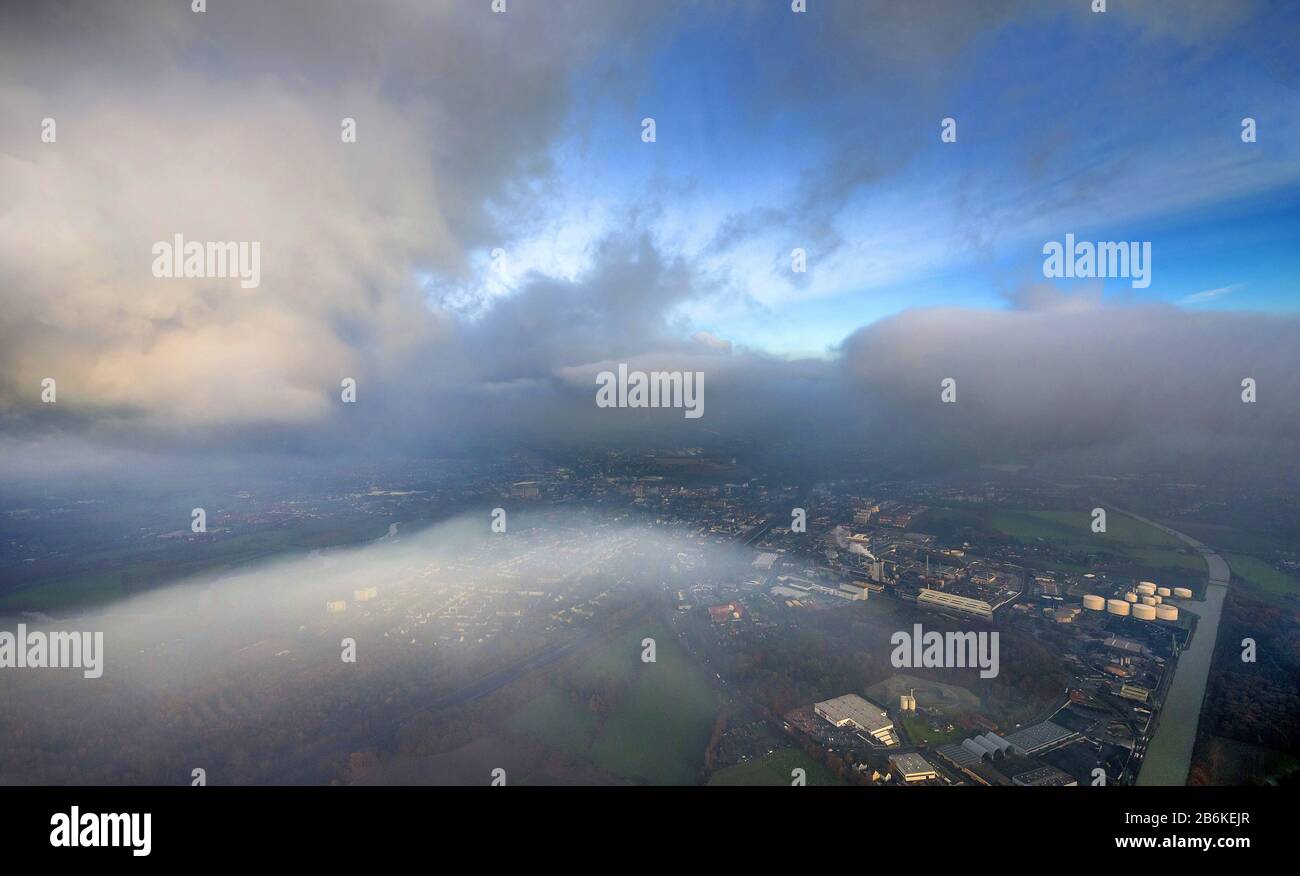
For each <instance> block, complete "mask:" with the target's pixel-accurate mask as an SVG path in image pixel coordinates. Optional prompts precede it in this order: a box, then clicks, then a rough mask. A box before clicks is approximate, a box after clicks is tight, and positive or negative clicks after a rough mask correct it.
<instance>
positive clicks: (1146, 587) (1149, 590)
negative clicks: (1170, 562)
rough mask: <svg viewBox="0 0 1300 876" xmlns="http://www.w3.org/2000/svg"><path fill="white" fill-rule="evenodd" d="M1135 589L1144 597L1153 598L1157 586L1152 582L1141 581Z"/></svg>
mask: <svg viewBox="0 0 1300 876" xmlns="http://www.w3.org/2000/svg"><path fill="white" fill-rule="evenodd" d="M1135 589H1136V590H1137V592H1138V593H1141V594H1142V595H1144V596H1151V595H1152V594H1153V593H1155V592H1156V585H1155V584H1153V583H1151V582H1150V581H1141V582H1139V583H1138V586H1137V587H1136V588H1135Z"/></svg>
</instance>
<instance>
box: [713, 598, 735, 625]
mask: <svg viewBox="0 0 1300 876" xmlns="http://www.w3.org/2000/svg"><path fill="white" fill-rule="evenodd" d="M709 617H710V618H712V619H713V622H714V623H715V624H725V623H727V622H728V621H733V620H740V618H741V612H740V604H739V603H736V602H727V603H724V604H722V605H710V606H709Z"/></svg>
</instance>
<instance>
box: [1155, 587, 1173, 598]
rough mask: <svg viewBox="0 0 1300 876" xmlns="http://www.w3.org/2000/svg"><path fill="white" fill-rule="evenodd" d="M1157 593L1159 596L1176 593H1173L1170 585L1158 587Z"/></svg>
mask: <svg viewBox="0 0 1300 876" xmlns="http://www.w3.org/2000/svg"><path fill="white" fill-rule="evenodd" d="M1156 595H1157V596H1173V595H1174V594H1173V591H1171V590H1170V589H1169V588H1168V587H1157V588H1156Z"/></svg>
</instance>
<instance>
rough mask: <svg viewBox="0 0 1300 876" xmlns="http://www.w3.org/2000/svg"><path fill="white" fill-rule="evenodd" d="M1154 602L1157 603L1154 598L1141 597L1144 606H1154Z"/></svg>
mask: <svg viewBox="0 0 1300 876" xmlns="http://www.w3.org/2000/svg"><path fill="white" fill-rule="evenodd" d="M1156 602H1157V598H1156V597H1154V596H1143V597H1142V604H1143V605H1145V606H1152V605H1155V604H1156Z"/></svg>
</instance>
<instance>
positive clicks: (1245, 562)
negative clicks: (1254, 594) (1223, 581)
mask: <svg viewBox="0 0 1300 876" xmlns="http://www.w3.org/2000/svg"><path fill="white" fill-rule="evenodd" d="M1223 558H1224V559H1225V560H1227V561H1228V565H1229V566H1231V567H1232V575H1233V577H1234V578H1240V579H1241V580H1243V581H1245V582H1246V583H1247V584H1249V585H1251V586H1252V587H1257V588H1259V589H1260V590H1262V591H1264V592H1265V593H1267V594H1269V595H1271V596H1289V595H1291V594H1293V593H1296V594H1300V581H1296V579H1295V578H1293V577H1291V576H1290V575H1288V574H1287V573H1285V572H1280V571H1278V570H1277V569H1275V568H1273V567H1272V566H1270V565H1269V564H1268V563H1266V562H1264V561H1263V560H1260V559H1257V558H1255V557H1248V556H1246V555H1245V554H1224V555H1223Z"/></svg>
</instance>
